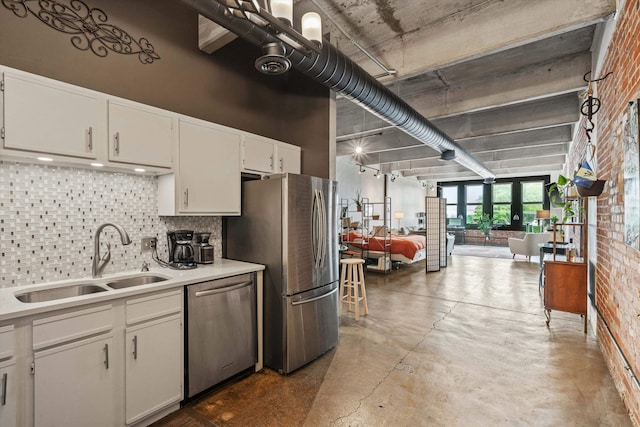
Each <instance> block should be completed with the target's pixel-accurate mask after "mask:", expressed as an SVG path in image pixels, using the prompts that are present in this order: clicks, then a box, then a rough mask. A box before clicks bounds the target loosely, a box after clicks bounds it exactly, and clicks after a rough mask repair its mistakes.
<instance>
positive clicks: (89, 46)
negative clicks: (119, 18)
mask: <svg viewBox="0 0 640 427" xmlns="http://www.w3.org/2000/svg"><path fill="white" fill-rule="evenodd" d="M2 4H3V5H4V7H6V8H7V9H9V10H11V11H12V12H13V13H14V15H16V16H19V17H20V18H26V17H27V16H29V14H32V15H33V16H35V17H36V18H38V20H40V21H41V22H42V23H44V24H46V25H48V26H49V27H51V28H53V29H54V30H57V31H60V32H62V33H66V34H72V35H73V37H71V44H72V45H73V46H74V47H76V48H78V49H80V50H91V52H93V53H95V54H96V55H98V56H100V57H105V56H107V54H108V53H109V51H112V52H115V53H121V54H124V55H138V59H139V60H140V62H142V63H143V64H151V63H152V62H153V61H155V60H156V59H160V56H159V55H158V54H157V53H156V52H155V51H154V50H153V45H152V44H151V43H149V40H147V39H146V38H144V37H143V38H141V39H140V40H138V41H136V40H135V39H133V38H132V37H131V36H130V35H129V34H128V33H127V32H126V31H124V30H123V29H122V28H120V27H117V26H115V25H111V24H108V23H107V19H108V17H107V15H106V14H105V13H104V12H103V11H102V10H100V9H98V8H93V9H92V8H89V6H87V5H86V4H85V3H84V2H82V1H81V0H71V1H70V2H69V5H66V4H64V3H62V2H60V1H55V0H2Z"/></svg>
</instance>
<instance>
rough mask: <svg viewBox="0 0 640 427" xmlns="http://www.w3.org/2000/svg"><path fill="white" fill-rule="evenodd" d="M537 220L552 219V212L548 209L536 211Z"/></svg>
mask: <svg viewBox="0 0 640 427" xmlns="http://www.w3.org/2000/svg"><path fill="white" fill-rule="evenodd" d="M536 218H538V219H549V218H551V211H549V210H547V209H542V210H539V211H536Z"/></svg>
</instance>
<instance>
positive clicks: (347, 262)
mask: <svg viewBox="0 0 640 427" xmlns="http://www.w3.org/2000/svg"><path fill="white" fill-rule="evenodd" d="M340 264H342V268H341V271H340V314H342V306H343V304H346V306H347V311H351V308H352V307H353V311H354V312H355V319H356V320H360V302H362V314H367V313H368V312H369V308H368V307H367V292H366V289H365V285H364V271H363V268H362V266H363V265H364V260H363V259H361V258H346V259H341V260H340Z"/></svg>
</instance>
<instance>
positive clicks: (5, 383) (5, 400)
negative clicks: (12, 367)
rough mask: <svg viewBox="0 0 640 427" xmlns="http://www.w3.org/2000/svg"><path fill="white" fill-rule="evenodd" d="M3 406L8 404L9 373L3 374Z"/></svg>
mask: <svg viewBox="0 0 640 427" xmlns="http://www.w3.org/2000/svg"><path fill="white" fill-rule="evenodd" d="M0 404H1V405H2V406H4V405H6V404H7V373H6V372H5V373H4V374H2V401H1V402H0Z"/></svg>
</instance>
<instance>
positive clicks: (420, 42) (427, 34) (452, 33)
mask: <svg viewBox="0 0 640 427" xmlns="http://www.w3.org/2000/svg"><path fill="white" fill-rule="evenodd" d="M346 10H350V9H349V8H346ZM615 11H616V0H563V1H557V0H536V1H530V0H510V1H508V2H504V1H490V2H484V3H483V5H482V6H480V7H478V8H477V9H476V10H471V11H460V13H458V14H455V15H451V16H447V17H445V18H444V19H442V20H441V21H439V22H431V23H428V24H427V25H424V26H423V27H422V28H420V27H417V28H416V30H415V31H407V30H408V29H404V30H405V31H404V33H403V34H402V35H401V36H399V35H397V34H395V33H393V32H389V31H386V32H383V33H385V34H386V35H387V37H390V38H387V39H386V40H385V39H380V38H382V37H383V36H382V34H381V35H379V36H378V35H376V34H372V35H371V36H370V37H371V39H372V40H371V41H370V42H369V43H367V44H366V45H367V46H369V47H370V48H371V50H372V53H374V54H375V55H376V56H377V57H378V59H380V60H381V61H383V62H384V63H386V64H387V65H388V66H390V67H393V68H395V69H397V70H398V73H397V75H396V76H395V77H396V78H398V77H400V78H402V77H409V76H414V75H418V74H422V73H424V72H427V71H430V70H434V69H440V68H443V67H446V66H449V65H452V64H456V63H460V62H463V61H467V60H470V59H473V58H477V57H480V56H483V55H487V54H490V53H495V52H500V51H503V50H506V49H509V48H513V47H517V46H521V45H523V44H526V43H531V42H532V41H536V40H541V39H544V38H547V37H549V36H552V35H556V34H559V33H563V32H567V31H570V30H572V29H578V28H582V27H585V26H588V25H592V24H594V23H597V22H601V21H603V20H604V19H606V18H607V17H608V16H610V15H612V14H613V13H615ZM454 21H455V23H456V25H450V24H451V22H454ZM478 34H482V37H478ZM452 46H455V49H452V48H451V47H452ZM343 49H344V51H345V54H347V55H348V56H349V57H351V58H352V59H353V60H354V61H356V62H357V63H359V64H362V66H363V67H364V68H365V69H366V70H367V71H368V72H370V73H371V74H374V75H375V74H378V73H379V72H380V70H379V69H378V68H376V66H375V65H374V64H373V63H372V62H370V61H368V60H367V58H366V57H365V56H364V55H363V54H362V53H361V52H359V51H356V50H354V49H353V48H352V47H350V46H348V45H345V46H344V48H343ZM426 52H428V54H425V53H426Z"/></svg>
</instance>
